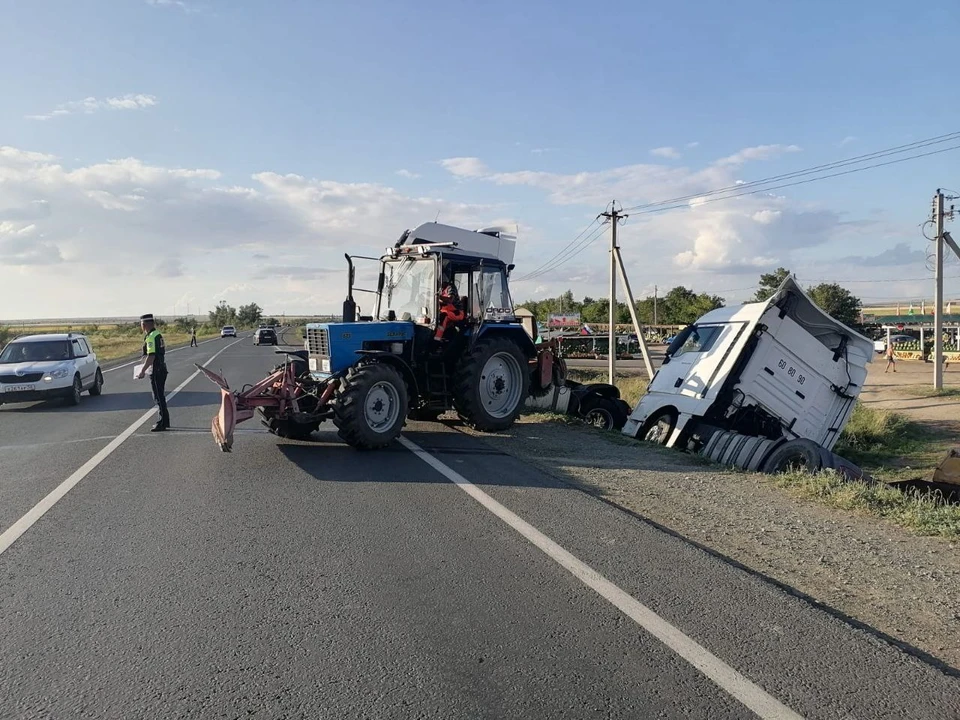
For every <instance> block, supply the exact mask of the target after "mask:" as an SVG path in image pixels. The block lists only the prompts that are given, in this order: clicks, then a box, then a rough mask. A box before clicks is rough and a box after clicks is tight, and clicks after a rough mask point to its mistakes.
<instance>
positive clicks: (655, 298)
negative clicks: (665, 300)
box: [653, 285, 657, 327]
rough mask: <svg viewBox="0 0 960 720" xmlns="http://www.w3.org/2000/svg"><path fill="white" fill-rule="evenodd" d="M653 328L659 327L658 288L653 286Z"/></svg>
mask: <svg viewBox="0 0 960 720" xmlns="http://www.w3.org/2000/svg"><path fill="white" fill-rule="evenodd" d="M653 326H654V327H656V326H657V286H656V285H654V286H653Z"/></svg>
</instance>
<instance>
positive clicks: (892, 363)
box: [883, 343, 897, 373]
mask: <svg viewBox="0 0 960 720" xmlns="http://www.w3.org/2000/svg"><path fill="white" fill-rule="evenodd" d="M890 368H893V371H894V372H896V371H897V359H896V358H895V357H894V355H893V343H889V344H888V345H887V367H886V369H885V370H884V371H883V372H885V373H886V372H889V371H890Z"/></svg>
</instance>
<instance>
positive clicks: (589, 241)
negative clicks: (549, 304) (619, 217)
mask: <svg viewBox="0 0 960 720" xmlns="http://www.w3.org/2000/svg"><path fill="white" fill-rule="evenodd" d="M605 227H606V226H605V225H604V224H603V223H601V224H600V225H598V226H597V227H596V229H595V230H594V231H593V232H592V233H590V235H588V236H587V237H585V238H584V239H583V241H582V242H581V244H580V247H579V248H577V249H576V250H571V252H569V253H568V254H567V255H566V257H559V254H558V255H557V256H554V257H555V259H556V261H555V262H554V261H550V262H549V263H548V266H541V267H542V269H540V270H537V271H535V272H531V273H528V274H527V275H523V276H521V277H519V278H517V279H516V282H521V281H523V280H533V279H534V278H538V277H540V276H541V275H546V274H547V273H549V272H553V271H554V270H556V269H557V268H558V267H560V266H561V265H565V264H566V263H568V262H570V261H571V260H572V259H573V258H575V257H576V256H577V255H579V254H580V253H582V252H583V251H584V250H586V249H587V248H588V247H590V246H591V245H593V244H594V243H595V242H596V241H597V240H599V239H600V237H601V236H602V235H603V231H604V228H605Z"/></svg>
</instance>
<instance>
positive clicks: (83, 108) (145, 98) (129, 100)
mask: <svg viewBox="0 0 960 720" xmlns="http://www.w3.org/2000/svg"><path fill="white" fill-rule="evenodd" d="M156 104H157V98H156V97H155V96H154V95H144V94H137V95H132V94H131V95H121V96H119V97H109V98H105V99H103V100H99V99H97V98H95V97H87V98H84V99H83V100H72V101H70V102H67V103H63V104H61V105H57V107H56V108H54V109H53V110H51V111H50V112H49V113H45V114H41V115H27V116H26V117H27V119H28V120H50V119H51V118H55V117H62V116H64V115H79V114H83V115H92V114H93V113H96V112H100V111H101V110H143V109H144V108H150V107H153V106H155V105H156Z"/></svg>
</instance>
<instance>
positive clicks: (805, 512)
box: [463, 416, 960, 674]
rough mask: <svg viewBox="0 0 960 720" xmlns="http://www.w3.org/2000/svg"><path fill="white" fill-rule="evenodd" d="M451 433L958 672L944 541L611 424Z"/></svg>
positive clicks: (956, 617) (523, 425) (952, 571)
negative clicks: (608, 427)
mask: <svg viewBox="0 0 960 720" xmlns="http://www.w3.org/2000/svg"><path fill="white" fill-rule="evenodd" d="M463 432H467V433H469V434H471V435H477V436H478V437H481V438H483V439H484V440H485V441H486V442H487V443H489V444H490V445H491V446H492V447H494V448H496V449H498V450H500V451H503V452H506V453H509V454H511V455H514V456H516V457H518V458H521V459H523V460H526V461H527V462H530V463H533V464H534V465H536V466H538V467H539V468H540V469H542V470H543V471H545V472H547V473H549V474H550V475H552V476H554V477H556V478H557V479H559V480H563V481H565V482H567V483H569V484H571V485H573V486H575V487H577V488H579V489H581V490H584V491H586V492H590V493H592V494H594V495H596V496H597V497H600V498H603V499H604V500H607V501H609V502H612V503H615V504H616V505H618V506H620V507H621V508H623V509H624V510H625V511H628V512H632V513H635V514H637V515H639V516H641V517H642V518H643V519H646V520H649V521H652V522H654V523H656V524H658V525H661V526H663V527H664V528H665V529H667V530H669V531H672V532H674V533H677V534H679V535H682V536H684V537H685V538H687V539H689V540H691V541H693V542H695V543H698V544H700V545H703V546H705V547H707V548H710V549H712V550H713V551H715V552H717V553H719V554H721V555H723V556H726V557H727V558H728V559H730V560H732V561H734V562H736V563H738V564H739V565H741V566H743V567H744V568H746V569H749V570H751V571H754V572H757V573H760V574H762V575H764V576H766V577H767V578H769V579H770V580H772V581H775V582H777V583H779V584H781V585H783V586H786V587H787V588H789V589H790V590H791V591H793V592H795V593H798V594H800V595H803V596H806V597H807V598H808V599H810V600H812V601H814V602H816V603H818V604H821V605H822V606H824V607H825V609H828V610H829V611H831V612H834V613H835V614H837V615H839V616H841V617H844V618H845V619H846V620H847V621H849V622H851V623H852V624H854V625H857V626H860V627H866V628H868V629H872V630H873V631H874V632H876V633H878V634H879V635H881V636H882V637H884V639H886V640H887V641H889V642H891V643H893V644H895V645H898V646H899V647H901V648H902V649H904V650H906V651H907V652H910V653H911V654H914V655H917V656H919V657H922V658H924V659H925V660H927V661H929V662H931V663H933V664H935V665H937V666H939V667H940V668H941V669H943V670H945V671H947V672H950V673H951V674H960V669H958V668H960V552H958V547H957V546H958V544H957V543H955V542H954V543H951V542H949V541H947V540H944V539H941V538H931V537H921V536H917V535H914V534H912V533H910V532H909V531H907V530H905V529H902V528H899V527H897V526H895V525H893V524H891V523H888V522H885V521H883V520H878V519H877V518H873V517H866V516H862V515H856V514H852V513H849V512H845V511H842V510H837V509H834V508H830V507H825V506H822V505H819V504H817V503H816V502H815V501H810V500H799V499H796V498H793V497H791V496H789V495H788V494H787V492H786V491H784V490H781V489H779V488H777V487H774V486H772V485H771V484H769V481H768V479H767V478H765V477H764V476H762V475H758V474H747V473H737V472H732V471H727V470H725V469H723V468H718V467H716V466H710V465H707V464H705V463H704V462H702V461H701V460H700V459H699V458H696V457H693V456H690V455H686V454H684V453H681V452H679V451H674V450H665V449H661V448H655V447H651V446H648V445H645V444H642V443H639V442H635V441H632V440H629V439H628V438H625V437H623V436H622V435H620V434H618V433H604V432H602V431H598V430H595V429H593V428H588V427H585V426H582V425H575V424H574V425H571V424H565V423H562V422H557V421H544V420H543V419H542V418H538V417H536V416H534V417H524V418H521V420H520V421H519V422H518V423H517V424H516V425H515V426H514V427H513V428H512V429H511V430H510V431H508V432H505V433H499V434H479V433H474V432H473V431H470V430H468V429H465V428H464V429H463ZM587 448H589V451H587Z"/></svg>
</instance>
